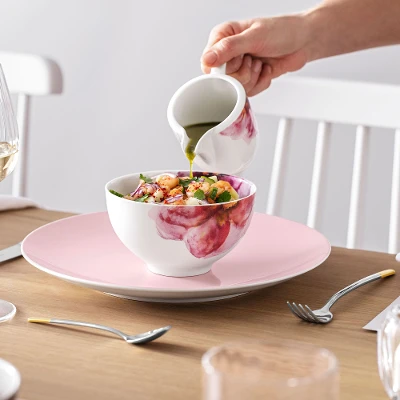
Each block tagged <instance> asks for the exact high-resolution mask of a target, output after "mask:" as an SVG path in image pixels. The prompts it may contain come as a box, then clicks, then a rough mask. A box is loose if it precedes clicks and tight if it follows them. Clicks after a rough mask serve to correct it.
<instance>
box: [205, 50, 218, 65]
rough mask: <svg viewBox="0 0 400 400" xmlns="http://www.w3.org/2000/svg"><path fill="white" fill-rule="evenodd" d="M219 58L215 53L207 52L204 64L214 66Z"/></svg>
mask: <svg viewBox="0 0 400 400" xmlns="http://www.w3.org/2000/svg"><path fill="white" fill-rule="evenodd" d="M217 58H218V56H217V53H216V52H215V51H212V50H211V51H207V53H205V54H204V55H203V62H204V63H205V64H207V65H213V64H214V63H215V62H216V61H217Z"/></svg>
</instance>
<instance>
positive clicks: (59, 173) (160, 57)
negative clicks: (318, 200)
mask: <svg viewBox="0 0 400 400" xmlns="http://www.w3.org/2000/svg"><path fill="white" fill-rule="evenodd" d="M316 3H317V1H312V0H280V1H266V0H236V1H228V0H203V1H201V2H195V1H189V0H169V1H164V0H153V1H147V2H146V1H133V0H131V1H129V0H118V1H115V0H69V1H54V0H35V1H31V0H2V1H1V2H0V49H1V50H10V51H20V52H31V53H38V54H42V55H46V56H49V57H51V58H53V59H55V60H56V61H57V62H58V63H59V64H60V65H61V67H62V70H63V72H64V77H65V92H64V94H63V95H62V96H57V97H52V98H36V99H35V100H34V104H33V109H32V111H33V115H32V141H31V146H30V147H31V159H30V164H29V196H30V197H32V198H34V199H35V200H37V201H39V202H41V203H42V204H44V205H46V206H48V207H50V208H54V209H60V210H67V211H75V212H92V211H98V210H104V209H105V203H104V195H103V186H104V183H105V182H107V181H108V180H109V179H111V178H113V177H115V176H118V175H122V174H126V173H130V172H136V171H145V170H150V169H163V168H165V169H170V168H185V167H186V166H187V165H186V164H187V163H186V159H185V157H184V155H183V154H182V153H181V150H180V148H179V146H178V144H177V143H176V142H175V139H174V136H173V135H172V133H171V132H170V129H169V126H168V123H167V120H166V108H167V104H168V101H169V99H170V97H171V95H172V94H173V93H174V91H175V90H176V89H177V88H178V87H179V86H180V85H181V84H183V83H184V82H186V81H187V80H189V79H191V78H193V77H194V76H197V75H199V74H200V73H201V71H200V65H199V59H200V55H201V52H202V49H203V46H204V44H205V42H206V39H207V36H208V33H209V30H210V29H211V28H212V27H213V26H214V25H215V24H217V23H220V22H223V21H225V20H231V19H242V18H246V17H254V16H267V15H276V14H280V13H288V12H294V11H299V10H302V9H305V8H307V7H310V6H313V5H314V4H316ZM301 74H302V75H309V76H319V77H332V78H343V79H355V80H367V81H375V82H388V83H396V84H400V48H399V47H391V48H383V49H377V50H371V51H366V52H361V53H358V54H352V55H346V56H341V57H337V58H332V59H328V60H324V61H319V62H315V63H313V64H310V65H309V66H307V67H306V68H305V69H304V70H303V71H301ZM399 107H400V99H399ZM259 125H260V128H261V146H262V149H263V150H262V151H259V153H258V157H257V159H256V160H255V162H254V163H253V165H252V166H251V168H250V170H249V171H248V174H247V176H248V177H249V178H251V179H252V180H254V181H255V182H256V184H257V185H258V186H259V198H258V204H257V208H258V210H260V211H261V210H263V207H264V204H265V199H266V192H267V188H268V182H269V175H270V168H271V161H272V160H271V156H272V147H273V145H274V141H275V132H276V126H277V121H275V120H274V119H271V120H269V119H260V120H259ZM314 139H315V126H314V125H313V124H310V123H304V122H303V123H299V124H297V125H296V131H295V135H294V140H293V142H292V144H291V151H292V153H293V160H292V161H293V162H291V164H290V166H289V180H288V184H287V185H286V197H285V200H284V203H283V211H282V213H283V215H284V216H285V217H288V218H291V219H294V220H297V221H300V222H305V219H306V206H307V202H308V193H309V185H310V172H311V163H312V154H313V146H314ZM392 140H393V138H392V135H391V133H390V132H384V131H377V132H374V135H373V137H372V142H371V150H372V157H371V163H370V165H369V186H368V202H367V222H366V228H368V229H367V230H368V232H369V233H368V234H367V235H365V237H364V246H366V247H369V248H372V249H377V250H384V249H385V247H386V240H387V222H388V221H387V218H388V205H389V188H388V184H389V181H390V164H391V161H392V160H391V157H392V156H391V152H390V149H391V146H392ZM353 145H354V134H353V130H352V129H351V128H350V127H338V128H337V129H336V131H335V136H334V140H333V143H332V154H331V156H332V157H331V160H332V163H331V169H330V174H329V176H330V180H329V182H330V183H329V189H328V193H327V204H326V208H325V214H324V216H323V221H322V225H321V230H322V231H323V232H324V233H325V234H326V235H327V236H328V238H329V239H330V240H331V241H332V243H333V244H336V245H341V244H344V232H345V229H346V217H347V210H348V202H349V200H348V195H347V194H345V189H347V188H348V187H349V184H350V176H351V175H350V169H351V165H352V160H351V157H352V151H353ZM389 154H390V156H389ZM10 184H11V179H8V180H6V181H4V182H2V183H1V185H0V193H7V192H9V190H10Z"/></svg>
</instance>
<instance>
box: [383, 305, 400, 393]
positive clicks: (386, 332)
mask: <svg viewBox="0 0 400 400" xmlns="http://www.w3.org/2000/svg"><path fill="white" fill-rule="evenodd" d="M378 367H379V375H380V378H381V381H382V383H383V386H384V388H385V390H386V393H387V394H388V396H389V398H390V399H392V400H400V306H399V305H397V306H395V307H394V308H393V309H391V310H390V311H389V312H388V313H387V314H386V318H385V320H384V321H383V324H382V327H381V329H380V331H378Z"/></svg>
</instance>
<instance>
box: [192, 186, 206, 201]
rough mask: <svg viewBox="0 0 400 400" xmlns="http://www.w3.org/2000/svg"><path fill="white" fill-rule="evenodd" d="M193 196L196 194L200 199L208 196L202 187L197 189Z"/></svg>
mask: <svg viewBox="0 0 400 400" xmlns="http://www.w3.org/2000/svg"><path fill="white" fill-rule="evenodd" d="M193 196H194V197H195V198H196V199H198V200H204V199H205V197H206V196H205V194H204V192H203V191H202V190H201V189H197V190H196V191H195V192H194V194H193Z"/></svg>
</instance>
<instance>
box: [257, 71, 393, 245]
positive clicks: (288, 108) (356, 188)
mask: <svg viewBox="0 0 400 400" xmlns="http://www.w3.org/2000/svg"><path fill="white" fill-rule="evenodd" d="M399 107H400V86H394V85H384V84H373V83H364V82H347V81H339V80H328V79H316V78H303V77H291V78H280V79H277V80H276V81H274V82H273V84H272V85H271V87H270V88H269V89H268V90H267V91H266V92H264V93H263V94H261V95H259V96H257V97H255V98H253V99H252V108H253V110H254V112H255V113H256V114H260V115H273V116H278V117H279V118H280V120H279V127H278V134H277V140H276V146H275V151H274V159H273V165H272V173H271V181H270V188H269V193H268V200H267V213H268V214H272V215H275V214H277V213H278V212H279V204H280V199H281V196H282V187H283V179H284V169H285V164H286V159H287V149H288V141H289V139H290V132H291V126H292V121H293V120H295V119H303V120H312V121H317V122H318V129H317V139H316V145H315V155H314V164H313V172H312V177H311V191H310V199H309V207H308V217H307V225H308V226H310V227H312V228H316V227H317V223H318V217H319V213H320V205H321V185H322V180H323V175H324V172H325V169H326V153H327V150H328V147H329V138H330V136H331V127H332V124H334V123H338V124H348V125H355V126H356V129H355V135H356V140H355V148H354V159H353V173H352V182H351V191H350V209H349V218H348V226H347V240H346V246H347V247H348V248H356V247H357V246H358V237H359V230H360V214H361V209H362V207H363V202H362V187H363V183H364V179H365V166H366V160H367V157H368V151H367V150H368V141H369V136H370V130H369V128H372V127H380V128H389V129H392V130H393V132H394V146H393V170H392V180H391V204H390V223H389V243H388V247H387V249H388V252H389V253H397V252H398V250H399V248H398V243H399V207H400V112H399Z"/></svg>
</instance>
